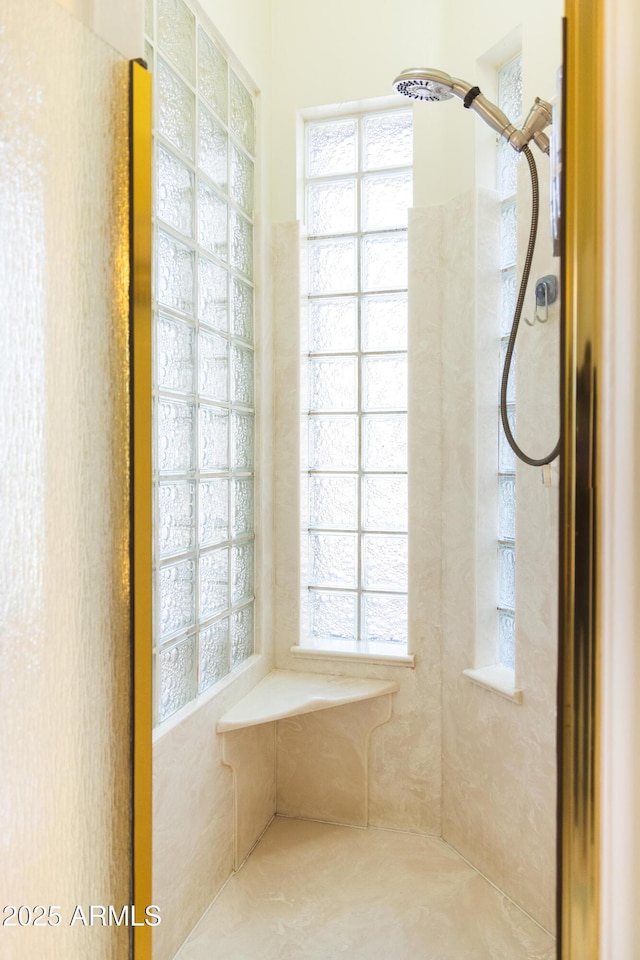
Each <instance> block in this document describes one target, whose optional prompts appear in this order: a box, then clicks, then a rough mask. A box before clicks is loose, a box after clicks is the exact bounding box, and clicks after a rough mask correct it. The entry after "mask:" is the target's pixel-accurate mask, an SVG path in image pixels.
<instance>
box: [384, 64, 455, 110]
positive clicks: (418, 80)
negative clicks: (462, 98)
mask: <svg viewBox="0 0 640 960" xmlns="http://www.w3.org/2000/svg"><path fill="white" fill-rule="evenodd" d="M393 86H394V88H395V90H396V92H397V93H401V94H402V95H403V96H405V97H411V98H412V99H413V100H427V101H429V102H432V103H434V102H436V101H438V100H450V99H451V97H452V96H453V79H452V78H451V77H450V76H449V74H448V73H442V72H441V71H440V70H426V69H423V68H420V67H414V68H412V69H411V70H403V71H402V73H401V74H400V76H399V77H396V79H395V80H394V81H393Z"/></svg>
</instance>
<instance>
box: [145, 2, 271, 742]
mask: <svg viewBox="0 0 640 960" xmlns="http://www.w3.org/2000/svg"><path fill="white" fill-rule="evenodd" d="M146 33H147V54H146V55H147V60H148V65H149V69H150V70H151V71H152V72H153V99H154V202H153V205H154V251H155V252H154V263H153V274H154V284H153V289H154V296H153V336H154V489H153V496H154V590H155V594H154V637H153V652H154V678H155V704H156V722H157V723H161V722H162V721H163V720H166V719H167V718H168V717H169V716H171V715H172V714H173V713H175V712H176V711H177V710H179V709H180V708H181V707H183V706H184V705H185V704H186V703H188V702H189V701H191V700H193V699H195V698H196V697H197V696H198V695H199V694H201V693H203V692H204V691H205V690H207V689H208V688H209V687H211V686H212V685H213V684H215V683H216V682H218V681H219V680H221V679H222V678H223V677H224V676H226V675H227V674H228V673H229V672H230V671H231V670H233V669H234V667H236V666H238V665H239V664H240V663H241V662H242V661H243V660H245V659H246V658H247V657H249V656H250V655H251V654H252V653H253V650H254V640H253V634H254V628H253V622H254V602H253V594H254V570H253V568H254V509H253V503H254V374H253V371H254V356H253V300H254V295H253V221H252V217H253V202H254V163H255V116H254V97H253V95H252V93H251V92H250V91H249V90H248V89H247V87H246V86H245V84H244V83H243V82H242V80H241V79H240V78H239V76H238V75H237V72H236V71H234V68H233V65H232V64H231V63H229V59H228V57H227V56H226V55H225V53H224V52H223V51H222V49H221V47H220V46H219V45H218V44H217V42H216V40H215V38H214V37H213V36H212V35H211V32H210V31H209V29H208V28H207V25H206V23H204V22H202V21H201V20H200V18H199V16H198V15H197V14H196V13H194V11H192V10H191V9H190V8H189V7H188V6H187V5H186V4H185V3H183V2H182V0H147V4H146Z"/></svg>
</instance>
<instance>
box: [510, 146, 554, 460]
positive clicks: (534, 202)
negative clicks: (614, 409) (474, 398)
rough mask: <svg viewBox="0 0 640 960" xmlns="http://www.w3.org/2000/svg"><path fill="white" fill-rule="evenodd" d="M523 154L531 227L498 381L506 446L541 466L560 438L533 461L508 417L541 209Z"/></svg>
mask: <svg viewBox="0 0 640 960" xmlns="http://www.w3.org/2000/svg"><path fill="white" fill-rule="evenodd" d="M522 153H524V155H525V157H526V158H527V163H528V164H529V172H530V174H531V229H530V230H529V242H528V244H527V255H526V257H525V260H524V267H523V269H522V279H521V280H520V289H519V290H518V299H517V301H516V309H515V311H514V314H513V323H512V324H511V333H510V334H509V343H508V344H507V353H506V355H505V358H504V369H503V371H502V382H501V384H500V418H501V420H502V427H503V429H504V433H505V436H506V438H507V440H508V441H509V446H510V447H511V449H512V450H513V452H514V453H515V455H516V456H517V457H519V458H520V460H522V461H523V462H524V463H528V464H529V466H531V467H543V466H544V465H545V464H546V463H551V461H552V460H555V458H556V457H557V456H558V454H559V453H560V440H558V442H557V443H556V445H555V447H554V448H553V450H552V451H551V453H550V454H549V455H548V456H546V457H541V458H540V459H539V460H535V459H534V458H533V457H529V456H527V454H526V453H524V452H523V451H522V450H521V449H520V447H519V446H518V444H517V443H516V439H515V437H514V435H513V433H512V431H511V426H510V424H509V418H508V416H507V386H508V384H509V372H510V370H511V358H512V357H513V351H514V349H515V345H516V337H517V336H518V327H519V326H520V317H521V315H522V306H523V304H524V297H525V294H526V292H527V284H528V283H529V274H530V273H531V261H532V260H533V251H534V249H535V245H536V237H537V234H538V213H539V210H540V189H539V185H538V171H537V169H536V162H535V160H534V158H533V154H532V153H531V150H530V149H529V147H527V146H525V147H523V148H522Z"/></svg>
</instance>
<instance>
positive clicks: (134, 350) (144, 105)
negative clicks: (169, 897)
mask: <svg viewBox="0 0 640 960" xmlns="http://www.w3.org/2000/svg"><path fill="white" fill-rule="evenodd" d="M130 66H131V73H130V114H129V123H130V138H129V144H130V155H129V163H130V184H131V203H130V210H131V224H130V245H131V286H130V353H131V531H132V541H131V569H132V578H131V597H132V600H131V603H132V625H133V627H132V629H133V651H132V704H131V712H132V718H133V720H132V738H133V744H132V753H133V771H132V790H133V798H132V819H133V823H132V831H133V838H132V901H131V902H132V904H134V906H135V912H136V917H137V918H138V920H139V921H140V920H141V919H142V918H144V917H145V908H146V907H147V906H148V905H150V904H151V902H152V901H151V897H152V892H151V837H152V818H151V807H152V803H151V730H152V722H153V718H152V713H153V710H152V704H153V694H152V690H153V685H152V672H151V634H152V553H151V551H152V501H151V476H152V474H151V470H152V460H151V449H152V448H151V444H152V433H151V430H152V426H151V357H152V354H151V252H152V247H151V150H152V141H151V129H152V128H151V74H150V73H148V71H147V70H146V69H145V68H144V66H142V64H141V63H139V62H133V63H131V65H130ZM132 947H133V955H134V956H135V960H151V928H150V927H148V926H144V925H143V926H135V927H133V928H132Z"/></svg>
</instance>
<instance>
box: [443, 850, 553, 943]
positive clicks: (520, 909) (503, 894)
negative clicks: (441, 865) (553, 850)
mask: <svg viewBox="0 0 640 960" xmlns="http://www.w3.org/2000/svg"><path fill="white" fill-rule="evenodd" d="M438 839H439V840H442V842H443V843H446V845H447V846H448V847H449V849H450V850H452V851H453V853H455V855H456V856H457V857H460V859H461V860H464V862H465V863H466V864H467V865H468V866H470V867H471V869H472V870H473V871H474V873H477V874H478V876H480V877H482V879H483V880H486V881H487V883H488V884H490V886H492V887H493V889H494V890H497V891H498V893H500V894H501V895H502V896H503V897H504V899H505V900H508V901H509V903H512V904H513V906H514V907H516V909H517V910H519V911H520V913H523V914H524V915H525V917H527V918H528V919H529V920H531V923H535V925H536V927H538V928H539V929H540V930H542V931H543V933H546V934H547V936H549V937H551V939H552V940H553V941H554V943H555V942H556V937H555V935H554V934H553V933H551V931H550V930H547V928H546V927H545V926H543V925H542V924H541V923H540V921H539V920H536V918H535V917H532V916H531V914H530V913H529V912H528V911H527V910H525V908H524V907H523V906H521V905H520V904H519V903H517V902H516V901H515V900H514V899H513V898H512V897H510V896H509V894H508V893H505V892H504V890H502V888H501V887H499V886H498V885H497V883H494V882H493V880H490V879H489V877H487V876H486V874H484V873H483V872H482V870H478V868H477V867H476V866H474V865H473V864H472V863H471V861H470V860H467V858H466V857H465V856H464V855H463V854H462V853H460V851H459V850H457V849H456V848H455V847H454V846H453V844H451V843H449V841H448V840H445V839H444V837H439V838H438Z"/></svg>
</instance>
